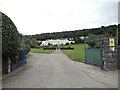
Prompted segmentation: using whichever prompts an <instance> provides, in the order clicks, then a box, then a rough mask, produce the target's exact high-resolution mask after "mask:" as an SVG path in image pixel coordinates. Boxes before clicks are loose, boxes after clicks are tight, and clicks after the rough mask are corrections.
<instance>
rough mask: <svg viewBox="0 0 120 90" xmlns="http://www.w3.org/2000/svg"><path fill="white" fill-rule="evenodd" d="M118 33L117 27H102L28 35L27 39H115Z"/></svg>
mask: <svg viewBox="0 0 120 90" xmlns="http://www.w3.org/2000/svg"><path fill="white" fill-rule="evenodd" d="M116 31H117V25H110V26H102V27H100V28H91V29H83V30H74V31H64V32H54V33H42V34H36V35H26V37H29V36H31V37H34V38H36V39H37V40H47V39H60V38H68V39H69V38H78V37H81V36H89V35H90V34H93V35H104V37H110V36H112V37H115V36H116V33H117V32H116Z"/></svg>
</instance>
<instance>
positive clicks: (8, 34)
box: [0, 13, 20, 73]
mask: <svg viewBox="0 0 120 90" xmlns="http://www.w3.org/2000/svg"><path fill="white" fill-rule="evenodd" d="M0 14H2V63H3V65H2V66H3V68H2V69H3V70H2V71H3V73H8V59H11V61H12V62H15V61H16V60H18V58H19V48H20V34H19V33H18V31H17V28H16V26H15V25H14V23H13V22H12V20H11V19H10V18H9V17H8V16H7V15H5V14H3V13H0Z"/></svg>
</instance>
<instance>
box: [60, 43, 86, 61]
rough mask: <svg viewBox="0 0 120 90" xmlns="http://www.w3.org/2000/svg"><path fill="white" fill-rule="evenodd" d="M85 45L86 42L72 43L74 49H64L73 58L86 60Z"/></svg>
mask: <svg viewBox="0 0 120 90" xmlns="http://www.w3.org/2000/svg"><path fill="white" fill-rule="evenodd" d="M85 45H86V44H75V45H71V47H73V48H74V50H62V52H63V53H65V54H66V55H67V56H68V57H70V58H71V59H72V60H75V61H80V62H84V60H85Z"/></svg>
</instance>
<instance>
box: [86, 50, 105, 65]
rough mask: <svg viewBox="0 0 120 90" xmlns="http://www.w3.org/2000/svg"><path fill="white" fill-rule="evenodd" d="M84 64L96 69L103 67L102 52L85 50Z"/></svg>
mask: <svg viewBox="0 0 120 90" xmlns="http://www.w3.org/2000/svg"><path fill="white" fill-rule="evenodd" d="M85 63H86V64H91V65H95V66H98V67H102V66H103V57H102V50H101V49H100V48H88V49H86V50H85Z"/></svg>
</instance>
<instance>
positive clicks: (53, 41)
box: [41, 39, 75, 46]
mask: <svg viewBox="0 0 120 90" xmlns="http://www.w3.org/2000/svg"><path fill="white" fill-rule="evenodd" d="M71 42H72V43H75V42H74V41H69V40H68V39H56V40H52V39H51V40H46V41H42V44H41V45H42V46H43V45H48V44H52V45H61V44H64V45H65V44H66V43H69V44H70V43H71Z"/></svg>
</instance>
